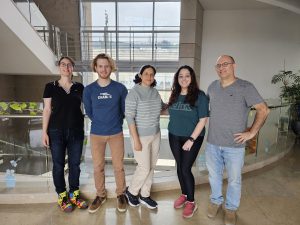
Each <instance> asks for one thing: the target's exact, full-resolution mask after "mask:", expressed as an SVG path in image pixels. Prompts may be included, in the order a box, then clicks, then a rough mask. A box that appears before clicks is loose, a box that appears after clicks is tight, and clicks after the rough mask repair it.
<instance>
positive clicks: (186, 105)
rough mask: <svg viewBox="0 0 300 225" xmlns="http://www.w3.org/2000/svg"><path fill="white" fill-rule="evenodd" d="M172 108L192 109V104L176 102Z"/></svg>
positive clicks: (180, 109)
mask: <svg viewBox="0 0 300 225" xmlns="http://www.w3.org/2000/svg"><path fill="white" fill-rule="evenodd" d="M171 108H172V109H173V110H179V111H192V109H191V107H190V104H188V103H187V104H184V103H182V102H176V103H174V104H173V105H172V106H171Z"/></svg>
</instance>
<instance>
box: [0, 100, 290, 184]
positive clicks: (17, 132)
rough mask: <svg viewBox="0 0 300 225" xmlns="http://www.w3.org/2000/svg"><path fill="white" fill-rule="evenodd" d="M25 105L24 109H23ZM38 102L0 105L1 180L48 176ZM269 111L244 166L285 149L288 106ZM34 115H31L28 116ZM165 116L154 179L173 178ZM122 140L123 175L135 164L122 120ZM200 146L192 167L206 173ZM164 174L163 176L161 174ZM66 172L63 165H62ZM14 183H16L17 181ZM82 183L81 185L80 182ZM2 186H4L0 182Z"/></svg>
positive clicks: (87, 154) (89, 171) (86, 172)
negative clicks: (13, 176) (7, 175)
mask: <svg viewBox="0 0 300 225" xmlns="http://www.w3.org/2000/svg"><path fill="white" fill-rule="evenodd" d="M25 105H26V106H25ZM41 107H42V104H41V103H32V102H31V103H26V102H23V103H16V102H14V103H3V102H0V114H1V115H0V174H2V175H1V176H2V177H3V178H4V176H5V172H6V170H7V169H10V170H11V169H13V170H14V171H15V173H16V174H22V175H25V176H26V175H34V176H36V177H40V178H42V177H47V178H50V177H51V170H52V159H51V154H50V152H49V150H46V149H45V148H44V147H43V146H42V143H41V135H42V115H41ZM270 109H271V112H270V114H269V117H268V119H267V120H266V122H265V125H264V126H263V128H262V129H261V130H260V132H259V134H258V135H257V137H256V138H254V139H253V140H252V141H251V142H249V143H248V145H247V148H246V157H245V165H251V164H253V163H257V162H260V161H263V160H266V159H268V158H270V157H272V156H274V155H277V154H279V153H282V152H284V151H286V150H288V149H289V145H291V144H292V143H291V142H290V141H289V133H290V132H289V105H282V104H275V105H271V104H270ZM32 112H34V113H35V114H32ZM254 116H255V110H251V112H250V114H249V124H251V123H252V121H253V119H254ZM168 120H169V117H168V116H162V117H161V120H160V126H161V134H162V135H161V136H162V141H161V146H160V155H159V160H158V162H157V166H156V171H155V176H156V177H161V176H165V175H166V174H167V176H174V175H175V174H176V165H175V160H174V158H173V155H172V153H171V150H170V147H169V142H168V131H167V125H168ZM89 127H90V121H89V119H88V118H85V131H86V140H85V142H84V153H83V156H82V162H81V170H82V178H81V179H83V180H84V179H85V180H86V178H92V177H93V166H92V156H91V148H90V142H89V135H88V133H89ZM124 137H125V158H124V164H125V171H126V175H131V174H133V172H134V170H135V166H136V164H135V161H134V158H133V152H132V148H131V144H130V137H129V130H128V127H127V123H126V122H125V121H124ZM204 146H205V142H204V144H203V145H202V148H201V150H200V153H199V155H198V158H197V160H196V162H195V164H194V169H193V170H194V171H200V174H202V173H204V174H206V173H207V171H206V166H205V157H204ZM105 157H106V164H107V165H106V166H107V167H106V176H108V177H109V176H114V175H113V170H112V165H111V156H110V151H109V147H108V146H107V151H106V155H105ZM164 172H167V173H164ZM66 173H67V166H66ZM17 183H18V180H17ZM83 183H84V182H83ZM0 184H4V183H0Z"/></svg>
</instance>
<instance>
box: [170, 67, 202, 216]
mask: <svg viewBox="0 0 300 225" xmlns="http://www.w3.org/2000/svg"><path fill="white" fill-rule="evenodd" d="M168 111H169V115H170V122H169V125H168V130H169V143H170V148H171V151H172V153H173V156H174V158H175V160H176V164H177V176H178V179H179V183H180V187H181V191H182V194H181V196H180V197H179V198H178V199H177V200H176V201H175V202H174V208H176V209H178V208H182V207H184V210H183V217H185V218H189V217H192V216H193V214H194V212H195V211H196V210H197V204H196V203H195V201H194V193H195V180H194V176H193V174H192V166H193V163H194V162H195V160H196V157H197V155H198V152H199V150H200V148H201V145H202V142H203V138H204V135H205V124H206V122H207V118H208V99H207V97H206V95H205V94H204V92H203V91H201V90H200V89H199V87H198V84H197V81H196V75H195V72H194V70H193V69H192V68H191V67H190V66H181V67H180V68H179V69H178V70H177V72H176V73H175V75H174V81H173V85H172V92H171V96H170V99H169V108H168Z"/></svg>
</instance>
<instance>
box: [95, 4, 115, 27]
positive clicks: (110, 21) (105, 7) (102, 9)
mask: <svg viewBox="0 0 300 225" xmlns="http://www.w3.org/2000/svg"><path fill="white" fill-rule="evenodd" d="M115 5H116V4H115V3H114V2H104V3H100V2H92V25H93V26H110V27H115V26H116V9H115Z"/></svg>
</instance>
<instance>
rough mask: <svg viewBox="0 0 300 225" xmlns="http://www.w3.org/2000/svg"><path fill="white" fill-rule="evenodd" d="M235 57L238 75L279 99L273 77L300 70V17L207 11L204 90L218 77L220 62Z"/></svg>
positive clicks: (282, 13)
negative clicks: (226, 56)
mask: <svg viewBox="0 0 300 225" xmlns="http://www.w3.org/2000/svg"><path fill="white" fill-rule="evenodd" d="M221 54H229V55H232V56H233V57H234V58H235V60H236V63H237V71H236V75H237V76H238V77H240V78H242V79H247V80H249V81H250V82H252V83H253V84H254V85H255V86H256V88H257V89H258V91H259V92H260V93H261V95H262V96H263V98H265V99H267V98H276V97H278V94H279V91H280V88H279V86H278V85H274V84H271V77H272V75H273V74H276V73H277V72H278V71H279V70H282V69H283V62H284V60H285V64H286V69H287V70H294V71H298V70H299V69H300V15H297V14H295V13H292V12H288V11H286V10H283V9H274V10H273V9H264V10H232V11H229V10H222V11H212V10H211V11H210V10H206V11H204V23H203V40H202V54H201V73H200V88H201V89H203V90H204V91H206V90H207V87H208V85H209V84H210V83H211V82H212V81H213V80H215V79H217V74H216V72H215V70H214V64H215V62H216V59H217V57H218V56H219V55H221Z"/></svg>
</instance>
